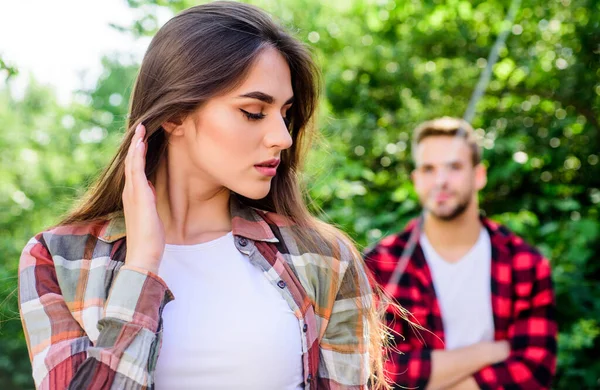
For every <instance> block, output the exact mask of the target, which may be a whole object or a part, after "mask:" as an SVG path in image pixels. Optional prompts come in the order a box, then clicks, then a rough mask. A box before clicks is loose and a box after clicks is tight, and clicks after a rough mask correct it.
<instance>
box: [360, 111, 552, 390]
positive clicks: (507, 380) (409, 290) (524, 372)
mask: <svg viewBox="0 0 600 390" xmlns="http://www.w3.org/2000/svg"><path fill="white" fill-rule="evenodd" d="M460 128H462V130H459V129H460ZM413 159H414V162H415V170H414V171H413V172H412V180H413V182H414V185H415V189H416V192H417V194H418V196H419V200H420V203H421V205H422V207H423V209H424V215H423V217H421V218H419V219H417V220H414V221H412V222H411V223H409V224H408V226H407V228H406V230H404V231H403V232H401V233H398V234H395V235H392V236H389V237H386V238H384V239H383V240H381V241H380V242H379V243H378V244H377V245H376V246H375V247H374V248H373V249H372V250H369V251H368V253H367V254H366V260H367V265H368V266H369V268H370V269H371V270H372V271H373V273H374V275H375V279H376V280H377V281H378V282H379V283H381V284H382V285H383V286H387V289H388V291H389V292H390V294H391V295H392V296H393V297H394V298H395V299H396V300H397V302H398V303H399V304H400V305H401V306H402V307H404V308H405V309H406V310H408V311H409V312H410V313H411V320H412V321H413V322H415V323H417V324H419V325H421V326H423V327H424V328H425V329H426V330H418V329H415V328H414V327H411V326H408V323H407V322H406V321H405V320H402V319H401V315H400V314H399V313H398V312H397V310H392V309H390V310H388V318H389V326H390V327H392V329H394V331H395V332H398V334H399V335H396V336H395V344H396V349H393V351H392V352H391V358H390V361H389V362H388V365H387V367H386V368H387V371H388V372H389V375H390V379H391V380H392V381H394V382H395V383H396V384H397V385H398V388H418V389H456V390H468V389H493V390H500V389H528V390H533V389H548V388H549V387H550V384H551V381H552V377H553V375H554V371H555V365H556V336H557V326H556V322H555V307H554V296H553V291H552V281H551V278H550V266H549V264H548V261H547V260H546V259H544V258H543V257H542V256H541V255H540V254H539V253H538V252H537V251H536V250H535V249H534V248H532V247H531V246H529V245H528V244H527V243H525V242H524V241H523V239H521V238H520V237H518V236H516V235H515V234H513V233H511V232H510V231H508V230H507V229H506V228H505V227H503V226H501V225H499V224H497V223H495V222H493V221H491V220H489V219H487V218H484V217H482V216H480V214H479V204H478V191H479V190H481V189H482V188H483V187H484V186H485V184H486V181H487V174H486V168H485V167H484V166H483V165H482V164H481V151H480V149H479V147H478V145H477V143H476V141H475V139H474V134H473V129H472V128H471V126H470V125H469V124H468V123H466V122H464V121H462V120H460V119H454V118H448V117H444V118H441V119H436V120H433V121H429V122H425V123H423V124H422V125H421V126H419V127H418V128H417V129H416V130H415V133H414V137H413ZM407 247H408V249H407ZM390 279H392V280H390Z"/></svg>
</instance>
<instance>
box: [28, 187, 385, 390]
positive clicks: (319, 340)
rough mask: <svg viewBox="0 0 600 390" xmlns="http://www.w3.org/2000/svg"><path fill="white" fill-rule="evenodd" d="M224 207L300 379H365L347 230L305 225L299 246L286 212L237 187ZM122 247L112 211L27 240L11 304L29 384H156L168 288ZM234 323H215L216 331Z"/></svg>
mask: <svg viewBox="0 0 600 390" xmlns="http://www.w3.org/2000/svg"><path fill="white" fill-rule="evenodd" d="M230 206H231V207H230V210H231V216H232V221H231V224H232V230H233V235H234V236H235V240H236V248H237V249H238V250H239V251H240V252H241V253H244V254H245V255H247V256H248V261H249V262H250V263H251V264H253V265H254V266H256V267H257V268H258V269H260V270H262V271H263V274H264V276H265V277H266V278H267V280H268V281H270V283H271V284H272V286H273V288H274V289H275V290H276V291H278V293H280V294H281V296H282V298H283V299H285V301H286V302H287V303H288V305H290V309H291V310H292V311H293V312H294V314H295V315H296V317H297V319H298V326H299V329H301V333H300V337H301V342H302V357H301V359H302V363H303V369H304V388H305V389H306V390H319V389H320V390H364V389H366V388H367V381H368V378H369V354H368V343H367V342H368V340H369V325H368V322H367V315H366V314H367V311H368V310H369V309H370V307H371V306H370V305H371V303H372V301H373V294H372V290H371V286H370V285H369V281H368V279H367V272H366V270H365V269H364V268H363V267H362V265H361V264H360V262H359V261H357V260H359V259H357V258H356V257H355V256H354V255H353V253H352V251H351V250H350V247H349V246H348V244H347V243H346V241H345V239H343V238H341V237H340V238H339V239H338V242H337V243H334V245H329V244H328V243H327V242H326V241H324V240H322V239H320V236H319V235H318V234H317V233H316V232H314V231H308V233H309V234H312V237H314V245H307V244H306V243H304V242H301V241H298V240H296V239H295V238H294V237H295V236H294V234H293V230H294V229H297V226H296V225H294V224H293V222H292V221H290V220H289V219H288V218H285V217H282V216H280V215H278V214H274V213H265V212H262V211H259V210H255V209H252V208H249V207H247V206H244V205H243V204H242V203H240V202H239V201H237V198H236V197H234V196H232V198H231V202H230ZM315 245H318V248H316V249H318V251H311V249H310V248H313V250H314V249H315V248H314V246H315ZM126 246H127V243H126V232H125V222H124V219H123V216H122V215H118V214H116V215H113V216H111V217H110V218H108V219H107V220H106V221H98V222H96V223H88V224H83V225H78V226H75V225H69V226H59V227H56V228H53V229H50V230H48V231H45V232H43V233H40V234H37V235H36V236H35V237H33V238H32V239H31V240H30V241H29V242H28V243H27V245H26V246H25V248H24V250H23V253H22V256H21V261H20V267H19V298H20V311H21V319H22V321H23V327H24V331H25V337H26V340H27V346H28V347H29V353H30V358H31V362H32V368H33V377H34V380H35V383H36V388H37V389H40V390H62V389H66V388H69V389H76V390H82V389H97V390H99V389H130V390H147V389H153V388H154V371H155V367H156V362H157V358H158V354H159V351H160V347H161V343H162V326H163V325H162V319H161V315H162V309H163V307H164V306H165V305H166V304H167V303H168V302H169V301H171V300H172V299H173V295H172V294H171V292H170V291H169V289H168V287H167V285H166V283H165V282H164V281H163V280H162V279H161V278H160V277H159V276H157V275H155V274H153V273H151V272H148V271H145V270H143V269H138V268H135V267H131V266H128V265H126V264H124V261H125V254H126ZM349 278H352V279H349ZM350 281H351V282H350ZM230 288H236V287H235V286H231V287H230ZM198 310H201V308H199V309H198ZM223 310H230V308H224V309H223ZM240 321H241V322H243V321H244V319H240ZM237 326H240V324H237V323H236V324H231V323H224V324H223V332H227V331H228V328H229V327H237ZM249 341H250V342H252V340H249ZM254 344H256V343H254ZM258 347H260V346H258ZM269 369H270V367H267V366H265V371H264V372H263V373H262V374H263V375H268V372H269ZM231 374H232V375H235V373H231Z"/></svg>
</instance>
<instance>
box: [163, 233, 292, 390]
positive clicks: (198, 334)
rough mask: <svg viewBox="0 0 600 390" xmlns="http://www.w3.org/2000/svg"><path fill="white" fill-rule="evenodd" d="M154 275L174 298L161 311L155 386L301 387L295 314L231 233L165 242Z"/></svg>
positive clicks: (167, 389) (278, 389) (275, 389)
mask: <svg viewBox="0 0 600 390" xmlns="http://www.w3.org/2000/svg"><path fill="white" fill-rule="evenodd" d="M158 274H159V276H160V277H161V278H163V279H164V280H165V282H166V283H167V285H168V286H169V288H170V289H171V291H172V292H173V294H174V295H175V300H174V301H172V302H170V303H169V304H167V305H166V306H165V308H164V310H163V316H162V318H163V326H164V328H163V340H162V348H161V350H160V354H159V357H158V361H157V365H156V372H155V382H156V389H157V390H180V389H206V390H209V389H210V390H220V389H223V390H225V389H227V390H230V389H231V390H233V389H236V390H237V389H251V390H269V389H272V390H283V389H289V390H297V389H302V388H303V368H302V341H301V331H300V326H299V322H298V319H297V318H296V316H295V315H294V313H293V312H292V310H291V309H290V307H289V305H288V304H287V302H286V301H285V299H284V298H283V297H282V296H281V293H280V292H279V291H278V290H277V289H276V288H275V287H273V286H272V285H271V284H270V282H269V281H268V280H267V278H266V277H265V276H264V275H263V271H262V270H259V269H258V268H257V267H255V266H253V265H252V264H251V263H250V261H249V259H248V257H247V256H246V255H244V254H242V253H240V251H238V250H237V248H236V247H235V244H234V238H233V235H232V234H231V233H228V234H227V235H225V236H223V237H220V238H217V239H216V240H213V241H210V242H207V243H203V244H197V245H166V248H165V251H164V256H163V259H162V262H161V265H160V269H159V272H158Z"/></svg>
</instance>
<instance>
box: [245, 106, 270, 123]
mask: <svg viewBox="0 0 600 390" xmlns="http://www.w3.org/2000/svg"><path fill="white" fill-rule="evenodd" d="M240 111H241V112H242V113H243V114H244V115H245V116H246V118H248V120H251V121H257V120H260V119H263V118H264V117H265V116H266V115H265V114H263V113H262V112H259V113H258V114H257V113H254V112H248V111H246V110H242V109H241V108H240Z"/></svg>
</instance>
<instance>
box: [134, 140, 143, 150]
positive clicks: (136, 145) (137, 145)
mask: <svg viewBox="0 0 600 390" xmlns="http://www.w3.org/2000/svg"><path fill="white" fill-rule="evenodd" d="M141 144H142V139H141V138H140V139H138V141H137V143H136V144H135V147H136V148H139V147H140V145H141Z"/></svg>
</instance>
